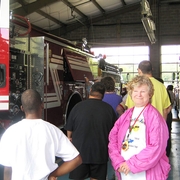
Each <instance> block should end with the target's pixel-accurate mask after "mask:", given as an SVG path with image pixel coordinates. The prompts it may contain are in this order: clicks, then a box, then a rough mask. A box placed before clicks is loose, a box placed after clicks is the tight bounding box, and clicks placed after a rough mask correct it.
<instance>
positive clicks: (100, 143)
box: [65, 99, 117, 164]
mask: <svg viewBox="0 0 180 180" xmlns="http://www.w3.org/2000/svg"><path fill="white" fill-rule="evenodd" d="M116 119H117V117H116V114H115V112H114V110H113V108H112V107H111V106H110V105H109V104H107V103H106V102H103V101H101V100H98V99H88V100H84V101H82V102H79V103H78V104H77V105H76V106H75V107H74V108H73V109H72V111H71V112H70V114H69V117H68V120H67V123H66V125H65V129H66V130H69V131H72V142H73V144H74V145H75V147H76V148H77V149H78V151H79V152H80V154H81V157H82V159H83V163H94V164H101V163H106V162H107V161H108V135H109V132H110V130H111V128H112V127H113V125H114V123H115V121H116Z"/></svg>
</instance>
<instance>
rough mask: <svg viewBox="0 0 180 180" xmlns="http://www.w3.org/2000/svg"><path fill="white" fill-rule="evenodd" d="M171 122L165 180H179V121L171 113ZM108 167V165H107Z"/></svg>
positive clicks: (61, 179) (110, 173) (60, 179)
mask: <svg viewBox="0 0 180 180" xmlns="http://www.w3.org/2000/svg"><path fill="white" fill-rule="evenodd" d="M173 118H174V120H173V122H172V131H171V141H172V147H171V154H170V157H169V159H170V164H171V171H170V173H169V177H168V179H167V180H179V179H180V120H179V119H177V115H176V114H175V113H174V112H173ZM108 165H109V167H110V164H108ZM108 174H109V177H108V180H114V178H113V170H112V168H109V170H108ZM58 180H69V178H68V175H65V176H62V177H59V178H58Z"/></svg>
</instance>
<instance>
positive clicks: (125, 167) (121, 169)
mask: <svg viewBox="0 0 180 180" xmlns="http://www.w3.org/2000/svg"><path fill="white" fill-rule="evenodd" d="M118 171H119V172H120V173H124V174H126V175H127V174H128V173H129V172H130V169H129V167H128V165H127V163H126V162H123V163H122V164H120V167H119V169H118Z"/></svg>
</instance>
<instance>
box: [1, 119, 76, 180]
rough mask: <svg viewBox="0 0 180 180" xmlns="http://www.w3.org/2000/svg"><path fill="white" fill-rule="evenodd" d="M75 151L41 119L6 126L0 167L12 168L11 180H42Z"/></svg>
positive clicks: (60, 134) (71, 157) (57, 132)
mask: <svg viewBox="0 0 180 180" xmlns="http://www.w3.org/2000/svg"><path fill="white" fill-rule="evenodd" d="M78 154H79V152H78V151H77V149H76V148H75V147H74V146H73V145H72V143H71V142H70V141H69V140H68V138H67V137H66V136H65V135H64V134H63V132H62V131H60V130H59V129H58V128H57V127H55V126H54V125H52V124H50V123H48V122H46V121H44V120H42V119H36V120H26V119H23V120H22V121H20V122H18V123H16V124H14V125H12V126H10V127H9V128H8V129H7V130H6V132H5V133H4V134H3V136H2V138H1V142H0V164H2V165H4V166H9V167H12V180H46V179H47V178H48V175H49V174H50V173H51V172H52V171H53V170H55V169H56V168H57V167H58V164H56V163H55V156H57V157H61V158H62V159H63V161H69V160H72V159H74V158H75V157H76V156H77V155H78Z"/></svg>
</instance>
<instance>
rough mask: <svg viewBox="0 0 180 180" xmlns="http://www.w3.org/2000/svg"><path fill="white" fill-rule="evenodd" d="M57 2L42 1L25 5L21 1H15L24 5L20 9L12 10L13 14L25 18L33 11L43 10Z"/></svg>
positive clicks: (54, 0) (55, 0)
mask: <svg viewBox="0 0 180 180" xmlns="http://www.w3.org/2000/svg"><path fill="white" fill-rule="evenodd" d="M58 1H60V0H44V1H43V3H42V1H35V2H33V3H28V4H25V3H24V1H23V0H17V2H18V3H19V4H21V5H22V4H24V5H22V7H20V8H17V9H15V10H13V13H14V14H18V15H20V16H27V15H29V14H31V13H33V12H34V11H36V10H38V9H41V8H43V7H44V6H47V5H50V4H52V3H55V2H58Z"/></svg>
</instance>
